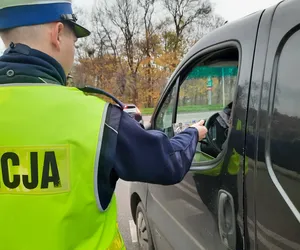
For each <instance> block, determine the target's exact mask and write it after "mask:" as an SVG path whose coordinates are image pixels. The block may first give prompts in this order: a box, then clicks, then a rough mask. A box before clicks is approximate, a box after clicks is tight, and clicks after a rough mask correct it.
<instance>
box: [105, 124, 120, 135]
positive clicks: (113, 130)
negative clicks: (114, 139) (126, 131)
mask: <svg viewBox="0 0 300 250" xmlns="http://www.w3.org/2000/svg"><path fill="white" fill-rule="evenodd" d="M105 125H106V126H107V127H108V128H110V129H111V130H112V131H114V132H115V133H116V134H119V132H118V131H117V130H115V129H114V128H113V127H111V126H109V125H108V124H107V123H105Z"/></svg>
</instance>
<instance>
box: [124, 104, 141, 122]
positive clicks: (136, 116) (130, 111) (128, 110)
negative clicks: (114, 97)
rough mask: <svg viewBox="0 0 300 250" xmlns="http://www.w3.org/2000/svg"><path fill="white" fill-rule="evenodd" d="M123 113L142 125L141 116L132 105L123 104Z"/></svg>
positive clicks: (137, 109)
mask: <svg viewBox="0 0 300 250" xmlns="http://www.w3.org/2000/svg"><path fill="white" fill-rule="evenodd" d="M124 111H125V112H126V113H128V114H129V115H130V116H131V117H132V118H134V119H135V120H136V121H138V122H139V123H140V124H142V125H144V121H143V116H142V113H141V111H140V110H139V108H138V107H137V106H136V105H134V104H125V108H124Z"/></svg>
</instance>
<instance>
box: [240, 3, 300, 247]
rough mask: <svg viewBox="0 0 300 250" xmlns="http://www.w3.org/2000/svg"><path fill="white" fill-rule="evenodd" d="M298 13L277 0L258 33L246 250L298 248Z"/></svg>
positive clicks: (249, 143) (292, 5)
mask: <svg viewBox="0 0 300 250" xmlns="http://www.w3.org/2000/svg"><path fill="white" fill-rule="evenodd" d="M299 10H300V2H299V1H298V0H294V1H284V2H281V3H280V4H279V5H278V6H276V7H274V8H272V9H270V10H268V11H267V12H266V13H265V14H264V17H263V19H262V25H261V30H260V31H259V34H260V35H259V37H258V41H257V47H258V49H257V51H256V55H255V62H254V65H255V66H254V70H253V80H252V83H251V94H250V95H251V98H252V100H250V102H249V103H250V108H249V112H248V131H249V133H248V136H247V151H246V155H247V156H248V158H249V165H248V171H247V174H246V177H245V178H246V187H247V192H246V193H247V200H248V205H247V211H248V214H247V228H248V229H249V230H250V231H249V232H250V233H249V235H250V236H251V241H250V242H249V245H248V246H249V249H272V250H273V249H275V250H278V249H295V250H296V249H300V238H299V236H300V196H299V190H300V164H299V152H300V109H299V107H300V98H299V96H300V84H299V79H300V78H299V61H300V50H299V44H300V16H299ZM266 41H268V42H266ZM250 131H255V132H250ZM253 203H254V204H255V205H254V206H253ZM251 230H252V231H253V230H255V233H252V234H251Z"/></svg>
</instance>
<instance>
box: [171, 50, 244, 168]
mask: <svg viewBox="0 0 300 250" xmlns="http://www.w3.org/2000/svg"><path fill="white" fill-rule="evenodd" d="M238 60H239V55H238V50H237V49H235V48H234V49H226V50H222V51H218V52H215V53H212V54H210V55H208V56H206V57H205V58H204V59H202V60H201V59H200V60H199V61H198V62H196V64H194V65H193V66H192V67H190V69H188V70H187V71H186V72H185V73H183V79H182V81H181V82H180V88H179V96H178V106H177V114H176V122H175V124H174V125H173V126H174V129H175V131H174V134H177V133H180V132H181V131H183V130H184V129H186V128H187V127H189V126H190V125H191V124H193V123H195V122H197V121H199V120H202V119H204V120H207V119H208V118H210V117H211V116H213V115H214V114H216V113H218V112H220V111H222V110H223V109H224V108H225V107H226V106H228V105H229V104H232V103H233V100H234V95H235V90H236V86H237V75H238ZM229 120H230V117H228V120H227V121H229ZM218 131H220V130H218ZM221 132H222V131H221ZM209 133H215V134H216V133H217V132H214V131H213V130H209ZM227 135H228V129H227V130H224V132H222V134H221V135H220V133H219V132H218V136H217V137H218V138H219V139H220V138H221V139H220V142H221V143H220V144H221V145H220V147H222V145H223V144H224V142H225V141H226V139H227ZM222 137H223V138H222ZM198 149H199V150H198V151H197V153H196V155H195V158H194V162H193V163H194V164H197V163H200V162H201V161H204V160H206V161H207V160H212V159H214V158H215V157H216V156H215V155H213V156H212V154H210V150H206V151H205V150H204V151H203V150H201V149H200V147H199V148H198ZM206 149H207V148H206Z"/></svg>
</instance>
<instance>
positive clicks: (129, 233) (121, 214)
mask: <svg viewBox="0 0 300 250" xmlns="http://www.w3.org/2000/svg"><path fill="white" fill-rule="evenodd" d="M116 195H117V202H118V222H119V229H120V232H121V234H122V236H123V239H124V241H125V245H126V249H128V250H138V246H137V245H138V244H137V238H136V230H135V225H134V223H133V220H132V216H131V211H130V205H129V183H128V182H125V181H121V180H119V181H118V183H117V188H116Z"/></svg>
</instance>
